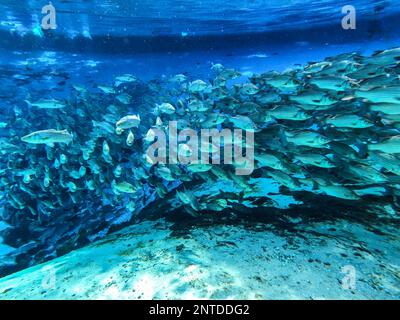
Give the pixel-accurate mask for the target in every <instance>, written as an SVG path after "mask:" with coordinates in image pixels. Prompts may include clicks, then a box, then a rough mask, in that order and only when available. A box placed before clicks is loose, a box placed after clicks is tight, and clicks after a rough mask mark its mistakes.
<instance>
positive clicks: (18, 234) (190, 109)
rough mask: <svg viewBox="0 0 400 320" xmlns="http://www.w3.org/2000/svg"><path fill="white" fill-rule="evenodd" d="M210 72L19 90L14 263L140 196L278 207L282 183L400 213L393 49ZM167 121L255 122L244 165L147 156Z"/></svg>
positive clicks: (5, 179)
mask: <svg viewBox="0 0 400 320" xmlns="http://www.w3.org/2000/svg"><path fill="white" fill-rule="evenodd" d="M212 72H213V74H214V77H213V78H212V79H207V80H200V79H198V80H196V79H190V77H189V76H188V75H184V74H178V75H175V76H173V77H170V78H163V79H157V80H152V81H148V82H143V81H140V80H139V79H138V78H136V77H135V76H133V75H130V74H124V75H120V76H118V77H116V78H115V81H114V83H112V84H109V85H98V86H97V88H95V89H88V88H86V87H85V86H83V85H80V84H74V85H73V86H72V88H71V94H70V96H69V97H68V98H67V99H65V100H57V99H53V98H43V99H32V97H26V98H24V99H21V105H20V106H19V107H15V108H14V112H13V113H7V114H3V115H2V119H1V121H2V122H1V123H0V130H1V132H2V134H1V136H0V153H1V158H0V197H1V203H2V206H3V210H2V211H1V220H2V221H4V222H5V223H7V224H8V225H9V228H7V229H5V230H3V231H2V232H1V236H2V237H3V241H4V242H5V243H6V244H8V245H10V246H12V247H14V248H16V250H15V251H14V252H12V253H11V254H10V265H11V266H12V265H15V264H17V265H24V266H28V265H32V264H35V263H38V262H41V261H45V260H48V259H51V258H54V257H56V256H59V255H61V254H63V253H66V252H68V251H70V250H72V249H74V248H77V247H80V246H82V245H85V244H87V243H90V242H92V241H94V240H96V239H99V238H101V237H103V236H104V235H106V234H107V233H108V232H110V231H112V230H115V228H118V226H119V225H123V224H124V223H129V222H130V221H132V219H134V217H135V215H137V214H138V213H139V212H140V211H142V210H143V209H144V208H146V207H148V206H149V205H150V204H152V205H154V204H162V206H160V208H161V207H162V208H163V210H167V211H170V212H171V214H173V212H174V211H176V210H184V211H185V212H187V214H188V215H191V216H195V217H198V216H201V215H202V214H203V213H205V212H208V213H209V212H219V211H226V210H228V211H229V210H230V211H235V210H246V209H249V210H251V208H259V207H274V206H277V202H276V201H277V200H276V196H277V195H279V196H288V197H292V198H293V199H294V200H295V201H297V202H296V203H298V204H297V205H299V206H302V205H304V204H305V203H307V201H313V199H315V197H328V198H329V199H335V200H337V201H338V203H339V202H340V203H345V204H346V205H347V206H349V207H363V208H365V210H369V209H371V208H384V210H385V211H386V212H388V214H391V215H397V214H398V213H397V212H398V208H399V203H398V197H399V196H400V48H394V49H389V50H385V51H379V52H376V53H374V54H373V55H371V56H362V55H360V54H358V53H349V54H342V55H338V56H334V57H329V58H327V59H325V60H324V61H322V62H315V63H314V62H313V63H308V64H307V65H306V66H302V67H300V66H298V67H295V68H292V69H290V70H286V71H284V72H275V71H272V72H266V73H262V74H252V75H248V74H241V73H240V72H238V71H236V70H233V69H229V68H226V67H224V66H223V65H221V64H214V65H212ZM173 120H174V121H177V122H178V127H179V129H184V128H192V129H195V130H200V129H213V128H218V129H222V128H229V129H235V128H240V129H243V130H253V131H254V132H255V134H254V137H255V146H254V148H255V149H254V150H255V169H254V171H253V172H252V174H251V175H248V176H246V175H243V176H238V175H236V174H235V170H234V169H235V165H234V164H220V165H212V164H192V165H191V164H187V165H184V164H175V165H168V164H167V165H160V164H152V163H149V161H148V160H147V159H146V150H147V148H148V146H149V145H150V144H151V143H152V142H153V141H154V131H153V130H154V129H155V128H162V129H163V130H167V129H168V128H167V126H168V123H169V121H173ZM183 151H185V150H183ZM269 185H275V186H276V187H277V189H275V190H272V191H271V189H270V188H269V187H268V186H269ZM155 208H157V206H156V205H155ZM321 210H323V208H321ZM165 214H167V212H165ZM215 214H217V213H215ZM338 214H340V212H338ZM4 272H7V271H4Z"/></svg>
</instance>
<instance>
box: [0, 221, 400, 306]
mask: <svg viewBox="0 0 400 320" xmlns="http://www.w3.org/2000/svg"><path fill="white" fill-rule="evenodd" d="M172 227H173V225H172V224H171V223H167V222H165V221H164V220H157V221H146V222H142V223H139V224H137V225H134V226H131V227H128V228H126V229H124V230H122V231H120V232H118V233H115V234H113V235H111V236H108V237H107V238H105V239H103V240H101V241H99V242H97V243H95V244H93V245H90V246H88V247H85V248H82V249H79V250H76V251H74V252H71V253H69V254H67V255H65V256H63V257H60V258H57V259H54V260H52V261H50V262H47V263H44V264H41V265H38V266H35V267H32V268H29V269H26V270H23V271H21V272H18V273H15V274H13V275H10V276H7V277H5V278H2V279H0V299H192V298H196V299H197V298H198V299H399V298H400V239H399V236H398V235H397V234H398V232H397V230H396V229H394V228H393V229H390V228H387V230H384V234H380V232H376V231H374V229H373V228H372V229H371V228H370V227H368V228H367V227H366V226H363V225H360V224H355V223H349V222H344V221H343V222H335V223H331V224H327V223H326V222H325V223H314V224H312V225H302V224H296V228H295V230H290V231H289V230H286V231H283V230H278V229H277V228H275V227H274V226H270V225H265V224H260V223H255V224H253V225H252V226H243V225H234V226H233V225H232V226H229V225H217V226H203V227H192V228H190V229H189V230H187V232H179V233H177V232H176V230H173V229H172ZM380 231H382V228H380Z"/></svg>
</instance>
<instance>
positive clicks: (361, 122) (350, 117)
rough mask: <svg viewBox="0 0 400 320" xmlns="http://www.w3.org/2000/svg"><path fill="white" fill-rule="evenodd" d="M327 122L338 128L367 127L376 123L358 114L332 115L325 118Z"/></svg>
mask: <svg viewBox="0 0 400 320" xmlns="http://www.w3.org/2000/svg"><path fill="white" fill-rule="evenodd" d="M325 123H327V124H331V125H333V126H335V127H338V128H355V129H365V128H369V127H372V126H373V125H374V123H372V122H371V121H369V120H367V119H365V118H362V117H360V116H358V115H356V114H344V115H337V116H334V117H330V118H327V119H326V120H325Z"/></svg>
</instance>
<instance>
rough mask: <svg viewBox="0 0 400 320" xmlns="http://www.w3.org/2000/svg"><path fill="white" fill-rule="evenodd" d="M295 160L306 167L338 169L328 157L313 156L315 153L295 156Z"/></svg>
mask: <svg viewBox="0 0 400 320" xmlns="http://www.w3.org/2000/svg"><path fill="white" fill-rule="evenodd" d="M294 159H295V160H298V161H300V162H302V163H304V164H306V165H312V166H316V167H320V168H325V169H329V168H334V167H336V166H335V164H333V163H332V162H331V161H330V160H329V159H328V158H327V157H325V156H323V155H321V154H313V153H306V154H297V155H295V156H294Z"/></svg>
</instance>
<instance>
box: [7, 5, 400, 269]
mask: <svg viewBox="0 0 400 320" xmlns="http://www.w3.org/2000/svg"><path fill="white" fill-rule="evenodd" d="M47 3H48V2H46V1H44V0H40V1H38V0H29V1H15V0H0V82H1V83H2V85H1V86H0V96H1V103H2V110H1V111H0V122H1V120H2V117H4V119H9V118H12V117H11V116H10V114H13V113H14V112H15V113H18V112H19V113H20V114H24V113H25V112H27V107H26V103H25V102H24V100H25V99H27V97H29V99H30V100H33V101H35V100H39V99H41V98H43V97H44V98H55V99H69V98H71V97H75V94H76V93H75V92H74V90H73V89H72V86H73V85H81V86H84V87H85V88H87V89H88V90H89V91H91V92H93V91H94V92H96V90H97V89H96V88H97V86H98V85H106V86H111V85H112V83H113V80H114V78H115V77H116V76H118V75H121V74H125V73H129V74H133V75H135V76H137V77H138V78H139V79H140V81H144V82H146V81H151V80H165V79H167V78H169V77H171V76H173V75H176V74H185V75H186V76H188V78H190V79H204V80H206V81H210V80H211V79H212V78H213V77H214V74H213V72H212V71H211V66H212V65H213V64H217V63H221V64H223V65H224V66H226V67H227V68H234V69H236V70H238V71H240V72H241V73H242V75H243V78H244V79H245V80H247V79H248V78H250V77H251V76H252V75H254V74H259V73H263V72H267V71H271V70H276V71H279V72H283V71H285V70H290V69H294V68H298V67H301V66H304V65H306V64H307V63H310V62H318V61H322V60H324V59H325V58H327V57H332V56H335V55H339V54H342V53H350V52H358V53H360V54H362V55H364V56H366V55H371V54H373V53H374V52H375V51H377V50H385V49H390V48H394V47H399V46H400V34H399V32H398V30H400V19H399V18H400V7H399V5H398V1H391V0H382V1H374V0H369V1H367V0H357V1H352V2H351V5H353V6H354V7H355V9H356V12H357V15H356V17H357V27H356V29H355V30H343V28H342V26H341V20H342V18H343V16H344V14H343V13H342V12H341V10H342V7H343V6H345V5H347V4H349V3H348V1H342V0H323V1H313V0H292V1H290V0H288V1H283V0H282V1H281V0H271V1H262V0H253V1H246V0H241V1H239V0H229V1H227V0H214V1H212V0H207V1H194V0H186V1H185V0H179V1H176V0H160V1H154V0H143V1H128V0H117V1H110V0H87V1H78V0H69V1H52V4H53V5H54V7H55V9H56V17H57V29H55V30H42V29H41V19H42V17H43V14H42V13H41V8H42V6H44V5H46V4H47ZM97 91H98V90H97ZM28 111H29V110H28ZM33 125H36V123H34V124H33ZM7 134H8V132H6V131H5V130H3V129H0V137H7ZM2 156H4V157H5V155H4V154H2ZM4 159H6V158H4ZM13 161H14V160H13ZM2 162H6V161H2ZM6 165H7V164H6V163H2V167H1V168H0V169H3V167H4V168H5V167H6ZM276 197H279V195H276ZM0 204H1V205H2V206H3V205H4V200H1V202H0ZM119 209H120V208H119ZM180 214H181V213H180ZM109 215H111V216H112V213H109ZM123 217H124V216H123ZM123 217H122V218H123ZM180 217H181V215H178V218H180ZM106 218H107V219H108V220H107V223H108V221H110V220H112V218H110V217H109V216H107V217H106ZM106 218H105V219H106ZM117 218H118V219H120V218H121V217H120V216H118V215H116V216H115V219H117ZM122 218H121V219H122ZM178 218H177V219H178ZM128 220H129V219H128ZM2 222H3V221H1V220H0V223H2ZM124 222H126V221H124ZM116 229H117V228H116ZM4 230H7V226H4V223H3V224H0V266H1V265H6V267H5V268H3V269H1V268H0V276H2V275H5V274H9V273H11V272H14V271H16V270H19V269H21V268H25V267H27V266H30V265H33V264H35V263H38V262H41V260H40V259H41V258H38V259H37V260H34V261H33V259H32V261H31V260H30V257H28V258H27V257H26V256H23V258H21V260H20V261H19V262H17V263H16V264H11V267H8V265H7V263H8V262H7V263H6V262H4V261H6V258H4V257H5V255H6V254H7V253H9V252H11V253H12V252H13V250H14V249H17V248H14V247H12V246H10V241H8V244H2V239H3V237H2V236H1V235H2V232H3V231H4ZM30 231H31V230H30ZM111 231H114V230H111ZM111 231H110V232H111ZM96 232H97V233H96V234H95V232H94V231H93V234H90V231H88V236H89V238H90V236H92V238H90V239H98V238H101V237H102V236H104V235H105V234H106V233H107V232H109V230H108V229H107V230H106V231H104V230H100V231H99V230H97V229H96ZM21 233H22V231H21ZM27 234H29V232H27ZM25 236H26V235H25V234H21V237H20V238H21V239H23V241H22V240H21V239H19V238H18V241H15V243H18V245H24V244H26V243H28V244H29V240H30V239H29V236H26V237H25ZM4 237H5V236H4ZM13 240H14V239H13ZM6 242H7V241H6ZM87 242H90V241H87ZM87 242H82V243H79V244H77V245H76V247H79V246H82V245H84V244H87ZM46 244H47V243H45V244H44V245H46ZM42 245H43V244H42ZM15 247H18V246H17V245H16V246H15ZM49 247H50V245H49ZM74 248H75V247H73V246H71V247H67V248H62V250H59V252H57V254H55V253H53V252H52V255H51V257H52V258H53V257H55V256H56V255H58V254H60V255H61V254H64V253H66V252H68V251H70V250H72V249H74ZM46 249H48V248H46ZM51 249H53V248H51ZM36 253H37V252H35V254H36ZM2 257H3V258H2ZM48 258H49V257H47V256H46V259H48ZM1 259H3V262H4V263H2V261H1Z"/></svg>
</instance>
